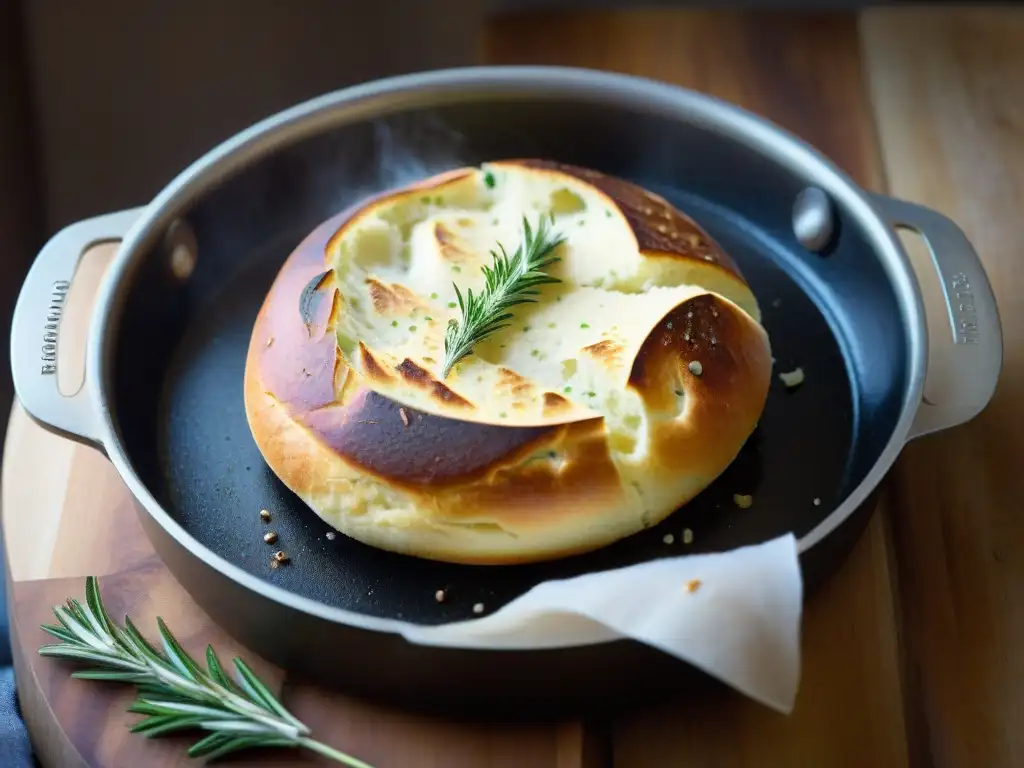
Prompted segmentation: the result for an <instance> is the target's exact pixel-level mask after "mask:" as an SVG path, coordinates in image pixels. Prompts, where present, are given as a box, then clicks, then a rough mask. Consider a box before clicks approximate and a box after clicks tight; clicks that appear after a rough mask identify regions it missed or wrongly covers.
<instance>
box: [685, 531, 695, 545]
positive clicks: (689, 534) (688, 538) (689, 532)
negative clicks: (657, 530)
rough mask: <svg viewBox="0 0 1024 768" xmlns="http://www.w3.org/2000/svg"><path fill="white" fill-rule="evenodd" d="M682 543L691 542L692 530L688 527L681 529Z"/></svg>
mask: <svg viewBox="0 0 1024 768" xmlns="http://www.w3.org/2000/svg"><path fill="white" fill-rule="evenodd" d="M683 544H693V531H691V530H690V529H689V528H684V529H683Z"/></svg>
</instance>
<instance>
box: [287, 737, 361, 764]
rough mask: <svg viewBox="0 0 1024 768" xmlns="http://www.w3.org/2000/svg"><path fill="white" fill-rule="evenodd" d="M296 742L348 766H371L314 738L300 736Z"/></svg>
mask: <svg viewBox="0 0 1024 768" xmlns="http://www.w3.org/2000/svg"><path fill="white" fill-rule="evenodd" d="M298 743H299V744H300V745H301V746H303V747H305V748H306V749H308V750H311V751H313V752H316V753H317V754H320V755H323V756H324V757H329V758H330V759H331V760H334V761H335V762H338V763H341V764H342V765H347V766H349V768H373V766H372V765H370V764H369V763H364V762H363V761H362V760H360V759H359V758H356V757H352V756H351V755H346V754H345V753H344V752H339V751H338V750H336V749H334V747H329V746H327V745H326V744H324V743H323V742H320V741H317V740H316V739H310V738H302V739H299V740H298Z"/></svg>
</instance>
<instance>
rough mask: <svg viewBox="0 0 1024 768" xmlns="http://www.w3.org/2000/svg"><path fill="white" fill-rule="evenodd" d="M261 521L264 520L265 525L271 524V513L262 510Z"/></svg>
mask: <svg viewBox="0 0 1024 768" xmlns="http://www.w3.org/2000/svg"><path fill="white" fill-rule="evenodd" d="M260 520H262V521H263V522H264V523H269V522H270V513H269V512H268V511H267V510H265V509H261V510H260Z"/></svg>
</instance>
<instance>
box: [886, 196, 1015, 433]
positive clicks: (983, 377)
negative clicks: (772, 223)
mask: <svg viewBox="0 0 1024 768" xmlns="http://www.w3.org/2000/svg"><path fill="white" fill-rule="evenodd" d="M873 197H874V200H875V205H876V206H877V207H878V209H879V210H880V211H881V213H882V214H883V216H885V218H887V219H888V221H889V223H890V224H891V225H892V226H893V227H897V228H904V229H909V230H912V231H914V232H917V233H918V234H919V235H920V236H921V237H922V238H923V239H924V241H925V243H926V244H927V246H928V250H929V251H930V252H931V257H932V262H933V263H934V265H935V268H936V269H937V270H938V273H939V280H940V282H941V283H942V293H943V298H944V299H945V305H946V311H947V313H948V317H949V335H948V337H946V338H945V339H944V341H942V338H941V337H940V341H941V343H942V346H941V347H940V348H939V349H941V353H940V354H941V355H942V357H943V360H942V364H941V365H940V366H937V365H936V363H937V362H938V361H937V360H936V358H937V357H938V355H937V354H936V348H935V347H934V346H933V347H932V349H931V352H930V354H929V360H928V368H929V372H930V373H933V375H934V373H935V372H936V371H935V368H939V371H938V372H939V373H940V374H941V380H940V384H941V385H942V393H941V397H940V398H938V399H940V400H941V401H940V402H931V401H930V400H929V398H928V397H925V398H924V399H923V400H922V402H921V406H920V408H919V409H918V412H917V417H916V418H915V419H914V423H913V425H912V426H911V428H910V436H909V438H910V439H913V438H915V437H920V436H922V435H927V434H930V433H932V432H938V431H939V430H943V429H948V428H949V427H954V426H956V425H958V424H962V423H964V422H966V421H969V420H970V419H973V418H974V417H975V416H977V415H978V414H979V413H981V411H982V410H983V409H984V408H985V406H986V405H988V403H989V401H990V400H991V399H992V394H993V393H994V392H995V388H996V381H997V380H998V379H999V372H1000V370H1001V368H1002V365H1003V333H1002V327H1001V326H1000V323H999V310H998V309H997V307H996V300H995V296H994V295H993V292H992V286H991V284H990V283H989V280H988V276H987V275H986V274H985V268H984V266H982V263H981V259H979V258H978V254H977V252H976V251H975V250H974V246H972V245H971V243H970V242H969V241H968V239H967V236H966V235H965V234H964V232H963V230H961V229H960V227H958V226H957V225H956V224H955V223H953V221H951V220H950V219H948V218H946V217H945V216H943V215H942V214H941V213H938V212H937V211H933V210H932V209H930V208H925V207H924V206H921V205H916V204H914V203H908V202H906V201H904V200H896V199H894V198H891V197H886V196H884V195H874V196H873ZM944 335H945V334H944Z"/></svg>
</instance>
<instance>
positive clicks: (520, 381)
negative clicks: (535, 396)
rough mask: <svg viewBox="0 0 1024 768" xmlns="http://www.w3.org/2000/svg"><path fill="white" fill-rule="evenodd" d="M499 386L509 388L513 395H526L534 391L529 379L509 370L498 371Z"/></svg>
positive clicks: (500, 369) (501, 369)
mask: <svg viewBox="0 0 1024 768" xmlns="http://www.w3.org/2000/svg"><path fill="white" fill-rule="evenodd" d="M498 385H499V386H502V387H508V390H509V391H510V392H511V393H512V394H513V395H525V394H528V393H529V392H530V391H531V390H532V389H533V384H532V383H531V382H530V380H529V379H527V378H526V377H524V376H521V375H520V374H518V373H516V372H515V371H512V370H509V369H508V368H499V369H498Z"/></svg>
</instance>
